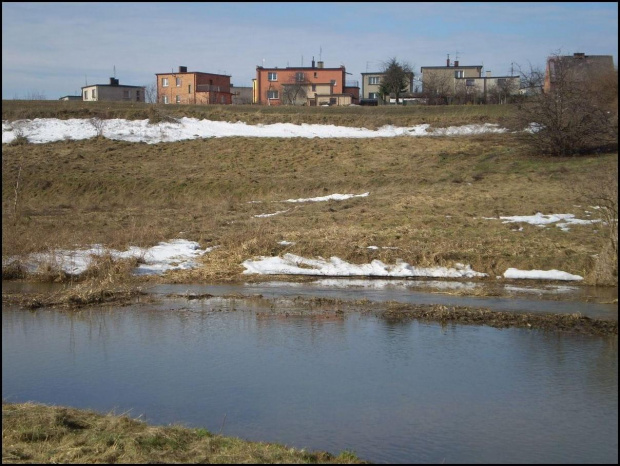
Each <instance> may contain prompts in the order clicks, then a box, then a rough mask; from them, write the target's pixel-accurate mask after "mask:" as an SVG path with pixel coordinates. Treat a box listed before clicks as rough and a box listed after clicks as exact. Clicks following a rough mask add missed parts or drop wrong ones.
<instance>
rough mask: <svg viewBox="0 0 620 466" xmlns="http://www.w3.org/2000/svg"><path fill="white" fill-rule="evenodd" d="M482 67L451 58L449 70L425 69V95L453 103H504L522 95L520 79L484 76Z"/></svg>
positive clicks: (516, 77)
mask: <svg viewBox="0 0 620 466" xmlns="http://www.w3.org/2000/svg"><path fill="white" fill-rule="evenodd" d="M482 68H483V67H482V65H461V64H460V63H459V62H458V60H455V61H454V62H453V63H451V62H450V59H449V58H448V59H447V61H446V66H423V67H421V69H420V72H421V73H422V93H423V94H424V96H425V97H426V98H427V99H429V101H430V102H432V101H433V99H437V100H443V101H444V102H445V103H451V102H454V101H456V102H460V103H465V102H475V103H486V102H494V103H505V102H506V101H507V99H508V97H509V96H513V95H516V94H518V93H519V87H520V77H519V76H492V75H491V71H487V72H486V73H485V75H484V76H483V74H482Z"/></svg>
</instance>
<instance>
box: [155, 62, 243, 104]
mask: <svg viewBox="0 0 620 466" xmlns="http://www.w3.org/2000/svg"><path fill="white" fill-rule="evenodd" d="M155 76H157V102H158V103H162V104H186V105H187V104H191V105H193V104H198V105H207V104H223V105H230V104H232V96H233V94H232V92H231V90H230V76H228V75H223V74H214V73H202V72H199V71H187V67H186V66H179V71H178V72H176V73H174V72H170V73H156V74H155Z"/></svg>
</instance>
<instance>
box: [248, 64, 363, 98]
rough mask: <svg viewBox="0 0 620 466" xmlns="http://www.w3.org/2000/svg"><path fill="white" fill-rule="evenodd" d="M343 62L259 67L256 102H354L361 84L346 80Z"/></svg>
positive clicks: (254, 89) (255, 87) (254, 84)
mask: <svg viewBox="0 0 620 466" xmlns="http://www.w3.org/2000/svg"><path fill="white" fill-rule="evenodd" d="M348 74H350V73H347V72H346V69H345V67H344V66H340V67H338V68H325V67H324V66H323V62H322V61H319V62H317V63H315V61H314V59H313V60H312V66H310V67H286V68H277V67H276V68H264V67H262V66H257V67H256V78H255V79H254V80H253V83H252V84H253V86H252V87H253V102H254V103H255V104H260V105H351V104H357V103H358V101H359V84H358V82H357V81H347V79H346V77H347V75H348Z"/></svg>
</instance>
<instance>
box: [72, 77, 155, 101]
mask: <svg viewBox="0 0 620 466" xmlns="http://www.w3.org/2000/svg"><path fill="white" fill-rule="evenodd" d="M82 100H83V101H85V102H96V101H102V100H105V101H119V102H144V86H127V85H123V84H119V82H118V79H115V78H110V84H92V85H90V86H83V87H82Z"/></svg>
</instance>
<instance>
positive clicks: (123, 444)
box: [2, 402, 364, 464]
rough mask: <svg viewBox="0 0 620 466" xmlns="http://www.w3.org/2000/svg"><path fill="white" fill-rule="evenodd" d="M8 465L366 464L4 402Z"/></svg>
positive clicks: (345, 455)
mask: <svg viewBox="0 0 620 466" xmlns="http://www.w3.org/2000/svg"><path fill="white" fill-rule="evenodd" d="M2 462H3V463H35V464H36V463H39V464H43V463H81V464H87V463H99V464H105V463H108V464H114V463H122V464H132V463H133V464H146V463H162V464H172V463H216V464H244V463H253V464H307V463H321V464H332V463H337V464H364V462H363V461H361V460H359V459H358V458H357V457H356V456H355V455H354V454H352V453H350V452H346V451H345V452H343V453H341V454H340V455H338V456H334V455H331V454H329V453H326V452H308V451H305V450H297V449H294V448H289V447H286V446H284V445H279V444H273V443H259V442H248V441H245V440H242V439H239V438H234V437H225V436H222V435H217V434H212V433H211V432H209V431H207V430H206V429H192V428H185V427H182V426H179V425H173V426H165V427H164V426H150V425H148V424H146V423H144V422H142V421H139V420H135V419H131V418H129V417H128V416H126V415H120V416H118V415H114V414H106V415H101V414H97V413H95V412H92V411H85V410H78V409H73V408H65V407H59V406H45V405H40V404H34V403H20V404H13V403H4V402H3V403H2Z"/></svg>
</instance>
